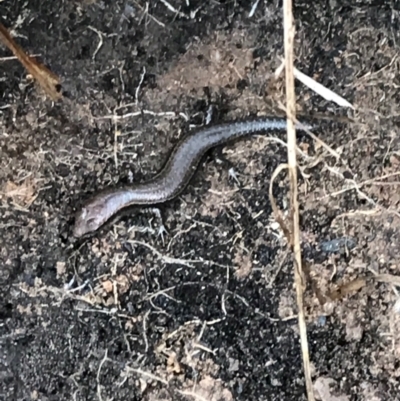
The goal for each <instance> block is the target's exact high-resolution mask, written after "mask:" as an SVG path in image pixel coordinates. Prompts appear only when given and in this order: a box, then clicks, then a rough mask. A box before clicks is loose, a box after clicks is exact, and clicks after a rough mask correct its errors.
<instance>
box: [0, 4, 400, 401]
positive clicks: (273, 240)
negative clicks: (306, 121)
mask: <svg viewBox="0 0 400 401" xmlns="http://www.w3.org/2000/svg"><path fill="white" fill-rule="evenodd" d="M254 3H256V1H234V0H232V1H219V2H218V1H210V2H203V1H195V0H185V1H183V0H182V1H179V0H169V1H168V2H166V1H161V0H160V1H150V2H145V1H142V0H138V1H136V0H127V1H114V2H105V1H96V0H92V1H89V0H86V1H61V2H55V1H50V0H45V1H37V0H36V1H29V2H22V1H16V0H14V1H11V0H3V1H0V16H1V21H2V23H3V24H4V25H6V26H7V27H8V28H9V30H10V32H11V33H12V35H13V36H14V38H15V39H16V40H17V41H18V43H19V44H20V45H21V46H22V47H23V48H24V49H25V50H26V51H27V52H28V53H29V54H34V55H37V57H38V59H39V60H41V61H42V62H44V63H45V64H46V65H47V66H48V67H49V68H50V69H51V70H52V71H53V72H55V73H56V74H57V75H59V76H60V77H61V79H62V91H63V99H62V101H59V102H56V103H53V102H51V101H50V100H49V99H48V98H47V97H46V96H44V95H43V93H42V92H41V91H40V90H39V89H38V87H37V86H36V85H34V84H33V83H32V81H31V80H30V79H29V77H28V76H27V73H26V71H25V70H24V68H23V67H22V66H21V65H20V64H19V62H18V61H17V60H15V59H13V58H10V56H11V55H12V54H11V52H10V51H9V50H7V49H6V48H5V47H1V48H0V144H1V148H0V149H1V154H0V155H1V157H0V164H1V170H0V191H1V192H0V211H1V219H0V227H1V236H0V248H1V249H0V262H1V266H0V284H1V285H0V399H1V400H57V401H62V400H99V401H106V400H132V401H133V400H149V401H156V400H174V401H175V400H199V401H204V400H207V401H220V400H221V401H230V400H243V401H244V400H268V401H273V400H279V401H282V400H296V401H297V400H306V394H305V382H304V374H303V369H302V356H301V349H300V345H299V335H298V323H297V307H296V296H295V289H294V284H293V267H292V261H291V255H290V253H289V252H288V247H287V243H286V240H285V237H284V235H283V234H282V232H281V230H280V228H279V225H278V224H277V222H276V221H275V219H274V216H273V214H272V210H271V205H270V202H269V197H268V188H269V183H270V180H271V175H272V174H273V172H274V170H275V169H276V168H277V167H278V166H279V165H280V164H281V163H285V162H286V147H285V144H284V142H282V140H283V141H285V139H286V137H285V134H284V133H276V134H274V135H275V136H276V137H278V139H279V138H280V139H281V141H278V140H277V139H276V138H275V137H272V136H270V135H258V136H255V137H252V138H249V139H246V140H243V141H240V142H238V143H235V144H232V145H229V146H226V147H224V150H223V152H224V156H225V157H226V158H227V159H229V161H230V163H232V165H233V166H234V169H235V172H236V174H237V178H238V182H236V181H235V180H234V179H232V178H231V177H230V175H229V173H228V168H227V167H226V166H225V165H223V164H219V163H218V162H217V161H216V159H215V157H212V156H211V157H210V156H209V157H206V158H205V159H204V161H202V163H201V165H200V168H199V170H198V172H197V174H196V176H195V177H194V179H193V180H192V181H191V183H190V185H189V187H188V188H187V189H186V190H185V191H184V193H183V194H182V195H181V196H180V197H178V199H176V200H173V201H171V202H169V203H166V204H164V205H161V206H160V210H161V216H162V221H163V223H164V225H165V227H166V229H167V231H168V233H167V234H166V235H164V236H163V237H162V236H159V235H158V230H159V227H160V224H161V223H160V220H159V218H156V217H155V215H154V213H153V212H152V211H141V210H137V209H136V210H130V211H128V212H125V213H122V214H120V215H119V216H118V218H117V219H114V220H113V221H112V222H110V223H109V224H107V225H106V226H104V227H103V228H102V229H101V230H99V231H98V232H97V233H96V234H95V235H93V236H91V237H88V238H83V239H79V240H76V239H74V238H73V236H72V226H73V222H74V215H75V213H76V211H77V210H78V209H79V207H80V206H81V205H82V203H83V202H84V200H85V199H86V198H87V197H88V196H90V195H91V194H93V193H95V192H96V191H98V190H100V189H102V188H105V187H108V186H113V185H117V184H127V183H132V182H137V181H141V180H145V179H148V178H150V177H152V176H153V175H154V174H155V173H156V172H157V171H158V170H159V169H160V168H161V167H162V165H163V163H164V162H165V160H166V158H167V157H168V153H169V152H170V150H171V149H172V148H173V145H174V144H175V143H176V141H177V140H178V139H179V138H180V137H181V136H182V135H186V134H187V132H188V131H189V130H190V129H191V128H193V126H195V125H201V124H204V122H205V120H206V116H207V115H208V113H209V110H212V120H213V122H221V121H231V120H235V119H237V118H243V117H246V116H249V115H256V114H260V115H261V114H268V115H278V114H280V115H282V110H281V108H280V105H281V104H284V102H285V96H284V76H283V74H281V75H279V76H276V75H275V71H276V69H277V68H278V67H279V66H280V64H281V62H282V57H283V44H282V43H283V36H282V12H281V4H280V2H278V1H275V0H272V1H267V0H261V1H259V3H258V5H257V7H256V9H255V12H254V15H252V16H249V13H250V11H251V9H252V6H253V4H254ZM295 3H296V7H295V18H296V30H297V32H296V61H295V64H296V67H297V68H298V69H299V70H301V71H302V72H303V73H305V74H307V75H309V76H311V77H313V78H314V79H316V80H317V81H318V82H320V83H321V84H322V85H324V86H326V87H328V88H329V89H331V90H333V91H334V92H336V93H338V94H340V95H341V96H343V97H344V98H345V99H347V100H348V101H349V102H350V103H352V104H353V105H354V106H355V108H356V110H355V111H352V110H350V109H345V108H341V107H339V106H336V105H335V104H334V103H332V102H328V101H326V100H324V99H322V98H321V97H320V96H319V95H317V94H316V93H314V92H313V91H312V90H310V89H308V88H306V87H305V86H304V85H302V84H300V83H299V82H297V84H296V91H297V105H298V109H297V112H298V115H302V116H305V117H306V118H313V119H314V121H316V122H317V128H316V129H315V130H314V133H315V135H316V136H317V137H318V138H320V139H321V140H322V141H323V144H321V142H318V141H315V140H313V139H311V138H310V137H308V136H307V135H306V134H299V139H298V146H299V150H301V152H302V153H301V154H300V153H299V165H300V169H299V196H300V199H299V200H300V204H301V230H302V247H303V251H304V258H305V269H306V278H307V280H306V285H307V288H306V293H305V303H306V317H307V328H308V336H309V347H310V359H311V363H312V372H313V383H314V387H315V393H316V396H317V397H318V398H317V399H319V400H323V401H355V400H369V401H387V400H400V330H399V329H400V301H399V297H398V292H396V285H400V278H399V277H400V271H399V269H400V267H399V266H400V265H399V257H398V255H399V243H400V231H399V229H400V214H399V202H400V193H399V187H400V179H399V177H398V175H399V174H400V172H399V170H398V169H399V166H400V140H399V136H398V134H399V122H400V118H399V116H400V111H399V95H398V93H399V92H398V90H399V85H400V80H399V58H398V55H399V43H400V34H399V28H400V7H399V5H398V3H397V2H396V1H387V2H385V5H377V4H380V3H384V2H374V1H357V2H354V1H340V0H332V1H329V2H328V1H324V2H322V1H321V2H308V1H305V2H300V1H296V2H295ZM396 3H397V8H396ZM274 194H275V197H276V199H277V202H278V204H279V206H280V208H281V209H282V210H283V212H284V213H285V210H287V206H288V181H287V179H286V177H285V174H281V175H279V179H278V180H277V181H276V182H275V184H274Z"/></svg>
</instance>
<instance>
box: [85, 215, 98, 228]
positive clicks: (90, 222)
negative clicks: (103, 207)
mask: <svg viewBox="0 0 400 401" xmlns="http://www.w3.org/2000/svg"><path fill="white" fill-rule="evenodd" d="M87 225H88V226H90V227H93V226H94V225H96V218H95V217H90V218H89V219H87Z"/></svg>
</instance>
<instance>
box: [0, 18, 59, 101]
mask: <svg viewBox="0 0 400 401" xmlns="http://www.w3.org/2000/svg"><path fill="white" fill-rule="evenodd" d="M0 40H1V41H2V42H3V43H4V45H5V46H7V47H8V48H9V49H10V50H11V51H12V52H13V53H14V55H15V57H17V58H18V60H19V61H20V62H21V64H22V65H23V66H24V67H25V68H26V70H27V71H28V72H29V74H31V75H32V77H33V78H34V79H35V80H36V82H37V83H38V84H39V85H40V87H41V88H42V89H43V90H44V91H45V92H46V94H47V95H48V96H49V97H50V98H51V99H52V100H54V101H55V100H58V99H60V98H61V93H60V92H59V88H58V87H59V85H60V80H59V78H58V77H57V75H55V74H54V73H53V72H51V71H50V70H49V69H48V68H46V67H45V66H44V65H43V64H40V63H39V62H37V61H36V60H35V59H34V58H32V57H30V56H28V55H27V54H26V53H25V52H24V50H22V48H21V47H20V46H19V45H18V44H17V43H16V42H15V41H14V39H13V38H12V37H11V35H10V34H9V32H8V30H7V29H6V27H5V26H4V25H2V24H1V23H0Z"/></svg>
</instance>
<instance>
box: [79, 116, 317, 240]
mask: <svg viewBox="0 0 400 401" xmlns="http://www.w3.org/2000/svg"><path fill="white" fill-rule="evenodd" d="M302 126H303V127H305V128H307V129H309V128H311V126H310V125H308V124H303V125H302ZM302 126H298V127H297V128H298V129H301V128H302ZM284 129H286V119H283V118H270V117H264V118H257V119H253V120H247V121H237V122H232V123H226V124H220V125H215V126H207V127H206V128H202V129H199V130H197V131H194V132H193V133H191V134H190V135H188V136H186V137H184V138H183V139H181V141H180V142H179V143H178V144H177V145H176V147H175V148H174V150H173V151H172V153H171V155H170V157H169V159H168V160H167V162H166V164H165V166H164V168H163V169H162V170H161V171H160V172H159V173H158V174H157V175H156V176H155V177H154V178H152V179H151V180H149V181H147V182H144V183H140V184H137V185H132V186H128V187H124V188H120V189H117V188H115V189H108V190H106V191H103V192H100V193H99V194H98V195H96V196H94V197H93V198H91V199H89V200H88V201H87V202H86V203H85V204H84V206H83V207H82V209H81V210H80V211H79V212H78V213H77V215H76V218H75V226H74V230H73V234H74V236H75V237H82V236H83V235H85V234H89V233H92V232H94V231H96V230H97V229H98V228H99V227H101V226H102V225H103V224H104V223H106V222H107V221H108V220H109V219H110V218H111V217H112V216H114V215H115V214H116V213H117V212H119V211H120V210H121V209H123V208H125V207H127V206H131V205H152V204H160V203H163V202H166V201H168V200H170V199H172V198H175V197H176V196H177V195H179V194H180V193H181V192H182V191H183V190H184V189H185V187H186V186H187V185H188V183H189V181H190V179H191V178H192V176H193V174H194V173H195V171H196V169H197V167H198V164H199V162H200V159H201V158H202V156H203V155H204V154H205V153H206V152H207V151H208V150H209V149H211V148H213V147H215V146H218V145H222V144H226V143H227V142H231V141H233V140H235V139H239V138H242V137H245V136H246V135H250V134H256V133H260V132H262V131H273V130H284Z"/></svg>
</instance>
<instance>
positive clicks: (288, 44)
mask: <svg viewBox="0 0 400 401" xmlns="http://www.w3.org/2000/svg"><path fill="white" fill-rule="evenodd" d="M283 25H284V26H283V29H284V47H285V78H286V103H287V132H288V166H289V179H290V195H291V196H290V198H291V202H290V205H291V217H292V241H291V242H292V243H293V252H294V277H295V285H296V294H297V307H298V322H299V329H300V341H301V350H302V355H303V366H304V375H305V380H306V389H307V397H308V400H309V401H314V400H315V397H314V390H313V385H312V380H311V367H310V356H309V349H308V341H307V327H306V322H305V316H304V305H303V303H304V301H303V291H304V286H303V279H302V277H303V273H302V260H301V249H300V228H299V204H298V199H297V161H296V131H295V121H294V120H295V112H296V97H295V91H294V71H293V70H294V67H293V41H294V29H295V28H294V21H293V14H292V1H291V0H285V1H284V2H283Z"/></svg>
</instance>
